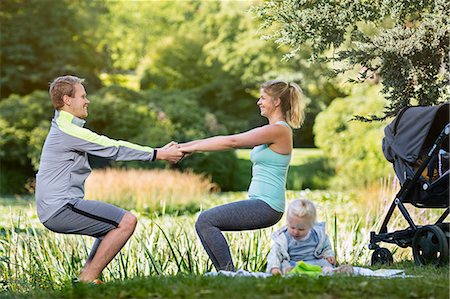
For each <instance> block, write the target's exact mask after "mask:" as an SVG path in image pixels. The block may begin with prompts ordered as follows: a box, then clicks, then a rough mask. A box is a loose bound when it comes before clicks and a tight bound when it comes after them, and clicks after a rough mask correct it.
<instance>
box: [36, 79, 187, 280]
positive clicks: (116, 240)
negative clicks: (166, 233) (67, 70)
mask: <svg viewBox="0 0 450 299" xmlns="http://www.w3.org/2000/svg"><path fill="white" fill-rule="evenodd" d="M83 81H84V80H83V79H80V78H78V77H75V76H63V77H58V78H56V79H55V80H53V82H52V83H51V84H50V89H49V93H50V97H51V100H52V103H53V106H54V107H55V109H56V111H55V117H54V118H53V120H52V125H51V128H50V131H49V133H48V136H47V138H46V140H45V143H44V147H43V149H42V155H41V161H40V165H39V171H38V173H37V175H36V205H37V213H38V216H39V219H40V221H41V222H42V223H43V225H44V226H45V227H46V228H48V229H50V230H52V231H54V232H58V233H64V234H80V235H89V236H92V237H95V238H97V240H96V241H95V243H94V246H93V248H92V250H91V253H90V254H89V257H88V259H87V261H86V264H85V265H84V267H83V269H82V271H81V273H80V275H79V277H78V278H77V281H81V282H92V283H101V281H99V280H98V277H99V275H100V273H101V272H102V270H103V269H104V268H105V267H106V266H107V265H108V264H109V263H110V262H111V260H112V259H113V258H114V256H116V254H117V253H118V252H119V251H120V249H121V248H122V247H123V246H124V245H125V243H126V242H127V240H128V239H129V238H130V237H131V235H132V234H133V232H134V229H135V227H136V224H137V219H136V217H135V216H134V215H133V214H131V213H130V212H128V211H125V210H123V209H121V208H118V207H116V206H113V205H110V204H107V203H104V202H100V201H94V200H84V181H85V180H86V178H87V177H88V176H89V174H90V173H91V168H90V165H89V161H88V154H91V155H95V156H99V157H105V158H109V159H113V160H118V161H130V160H143V161H155V160H166V161H168V162H171V163H176V162H178V161H179V160H180V159H181V158H182V156H183V154H182V153H181V152H180V151H179V150H178V148H177V147H175V146H172V145H173V144H175V143H174V142H171V143H169V144H167V145H166V146H164V147H163V148H159V149H153V148H150V147H146V146H140V145H137V144H133V143H130V142H126V141H119V140H113V139H110V138H108V137H106V136H101V135H98V134H96V133H94V132H92V131H90V130H88V129H86V128H83V125H84V123H85V120H84V119H85V118H86V117H87V116H88V106H89V103H90V102H89V100H88V98H87V96H86V91H85V89H84V86H83V85H82V83H83Z"/></svg>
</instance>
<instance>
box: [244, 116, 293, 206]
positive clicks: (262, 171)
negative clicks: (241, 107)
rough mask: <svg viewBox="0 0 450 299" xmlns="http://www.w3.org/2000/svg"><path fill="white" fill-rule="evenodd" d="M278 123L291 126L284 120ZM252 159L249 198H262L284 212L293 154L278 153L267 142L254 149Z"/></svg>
mask: <svg viewBox="0 0 450 299" xmlns="http://www.w3.org/2000/svg"><path fill="white" fill-rule="evenodd" d="M276 123H277V124H283V125H285V126H287V127H289V125H288V124H287V123H286V122H284V121H278V122H276ZM289 128H290V127H289ZM250 160H251V161H252V163H253V167H252V181H251V183H250V187H249V189H248V196H249V198H250V199H260V200H262V201H264V202H266V203H267V204H268V205H269V206H271V207H272V208H273V209H274V210H276V211H278V212H284V208H285V199H286V194H285V193H286V177H287V172H288V168H289V162H290V161H291V154H289V155H283V154H279V153H276V152H274V151H272V150H271V149H270V148H269V146H268V145H267V144H262V145H258V146H255V147H254V148H253V149H252V151H251V153H250Z"/></svg>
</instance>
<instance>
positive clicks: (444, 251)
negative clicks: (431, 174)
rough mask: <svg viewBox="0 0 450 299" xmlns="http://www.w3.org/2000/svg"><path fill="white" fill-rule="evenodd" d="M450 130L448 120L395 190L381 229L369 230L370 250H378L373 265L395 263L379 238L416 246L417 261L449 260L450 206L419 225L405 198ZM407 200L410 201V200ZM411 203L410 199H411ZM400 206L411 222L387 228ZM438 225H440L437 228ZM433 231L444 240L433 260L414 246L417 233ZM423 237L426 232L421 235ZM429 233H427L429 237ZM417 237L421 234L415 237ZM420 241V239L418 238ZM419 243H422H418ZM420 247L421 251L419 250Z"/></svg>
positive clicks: (402, 245) (439, 238) (399, 244)
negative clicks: (432, 220) (391, 229)
mask: <svg viewBox="0 0 450 299" xmlns="http://www.w3.org/2000/svg"><path fill="white" fill-rule="evenodd" d="M449 133H450V124H448V123H447V124H446V125H445V127H444V128H443V129H442V130H441V132H440V134H439V135H438V137H437V138H436V140H435V141H434V143H433V144H432V146H431V149H429V150H428V153H427V155H426V158H425V159H424V161H423V163H422V164H421V165H420V166H419V168H418V169H417V170H416V172H415V173H414V176H413V178H412V179H406V181H405V182H404V184H403V185H402V187H401V188H400V190H399V192H398V193H397V194H396V196H395V199H394V201H393V202H392V203H391V206H390V208H389V210H388V212H387V214H386V216H385V218H384V221H383V223H382V225H381V228H380V230H379V233H378V234H377V233H375V232H374V231H372V232H370V243H369V245H368V247H369V249H370V250H375V251H374V252H373V254H372V260H371V264H372V265H374V264H376V263H381V264H392V262H393V258H392V253H391V252H390V251H389V250H388V249H387V248H382V247H380V246H379V245H378V243H379V242H386V243H392V244H396V245H398V246H399V247H402V248H406V247H412V248H413V254H414V260H415V262H416V264H418V265H423V264H428V263H433V264H439V265H441V264H445V263H447V262H448V250H449V249H448V247H449V243H448V236H447V237H446V236H445V234H444V233H443V232H444V231H447V232H448V231H449V228H448V223H444V220H445V218H446V217H447V216H448V215H449V213H450V208H449V206H448V205H447V206H446V207H442V208H446V209H445V211H444V212H443V214H442V215H441V216H440V217H439V219H438V220H437V221H436V222H435V223H434V225H427V226H420V225H416V224H415V223H414V221H413V219H412V218H411V216H410V214H409V212H408V211H407V209H406V207H405V201H407V199H408V198H409V196H410V195H411V194H412V192H413V191H414V188H417V185H416V184H417V182H418V180H419V178H420V176H421V174H422V172H423V171H424V170H425V168H427V166H428V164H429V163H430V161H431V160H432V158H433V157H434V156H435V155H437V153H438V151H439V150H440V149H441V148H442V145H443V141H444V140H445V139H446V137H448V136H449ZM407 202H408V201H407ZM408 203H409V202H408ZM411 203H412V204H413V205H415V204H414V203H413V202H411ZM396 207H398V209H399V210H400V212H401V214H402V215H403V216H404V218H405V219H406V221H407V222H408V224H409V227H408V228H406V229H403V230H397V231H394V232H388V228H387V225H388V222H389V220H390V218H391V216H392V214H393V213H394V210H395V208H396ZM438 228H439V229H438ZM423 231H426V232H423ZM424 233H425V234H431V236H432V237H434V238H435V239H436V237H437V239H438V242H440V243H444V244H442V245H441V244H439V246H441V247H440V248H441V249H439V250H440V254H441V256H440V257H436V259H432V260H430V259H429V258H428V259H427V258H426V259H424V258H422V257H421V256H420V255H421V252H420V250H421V249H420V250H419V249H417V248H415V247H418V246H419V245H417V244H413V240H414V238H415V236H417V235H421V234H422V235H423V234H424ZM420 237H423V236H419V238H420ZM428 237H429V235H428V236H427V238H428ZM416 238H418V237H416ZM416 243H417V241H416ZM419 247H420V246H419ZM418 250H419V252H418Z"/></svg>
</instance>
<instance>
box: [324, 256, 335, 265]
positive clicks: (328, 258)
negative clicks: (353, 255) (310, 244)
mask: <svg viewBox="0 0 450 299" xmlns="http://www.w3.org/2000/svg"><path fill="white" fill-rule="evenodd" d="M325 259H326V260H327V261H328V262H329V263H330V264H332V265H335V264H336V259H335V258H334V256H329V257H327V258H325Z"/></svg>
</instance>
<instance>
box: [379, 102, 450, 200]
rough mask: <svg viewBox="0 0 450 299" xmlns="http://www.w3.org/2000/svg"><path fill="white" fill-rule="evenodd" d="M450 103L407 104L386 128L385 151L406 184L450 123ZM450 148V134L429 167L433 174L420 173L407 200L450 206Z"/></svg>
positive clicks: (430, 172) (401, 180) (429, 172)
mask: <svg viewBox="0 0 450 299" xmlns="http://www.w3.org/2000/svg"><path fill="white" fill-rule="evenodd" d="M449 106H450V105H449V103H445V104H442V105H440V106H416V107H407V108H405V109H403V110H402V111H401V112H400V113H399V114H398V115H397V117H396V118H395V119H394V120H393V121H392V122H391V123H390V124H389V125H388V126H387V127H386V128H385V130H384V132H385V137H384V139H383V153H384V156H385V157H386V159H387V160H388V161H389V162H391V163H393V166H394V171H395V173H396V175H397V177H398V179H399V181H400V184H401V185H402V186H403V184H404V183H405V182H406V181H407V180H411V179H412V178H413V177H414V174H415V172H416V170H417V168H418V165H420V163H421V162H422V159H423V158H424V157H425V156H426V155H427V153H428V152H429V151H430V149H431V148H432V146H433V144H434V142H435V140H436V138H437V137H438V136H439V134H440V133H441V131H442V130H443V129H444V128H445V126H446V125H447V124H448V123H449ZM448 151H449V149H448V137H447V138H446V139H445V140H444V141H443V143H442V148H441V149H440V151H437V154H436V155H435V156H434V157H432V159H431V160H430V163H429V165H430V166H428V167H427V168H426V169H427V170H428V174H429V175H430V176H429V177H427V176H426V175H423V176H420V177H419V180H418V181H417V182H413V184H416V185H415V186H414V188H412V190H413V191H412V192H411V194H409V196H407V198H406V199H405V202H410V203H413V204H414V205H415V206H420V207H430V208H432V207H435V208H438V207H448V206H449V203H448V201H449V199H448V196H449V191H448V189H449V182H448V180H449V172H448ZM442 153H446V154H442ZM438 162H439V163H438ZM437 167H439V169H437ZM435 174H437V175H435ZM424 185H426V186H425V187H424Z"/></svg>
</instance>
